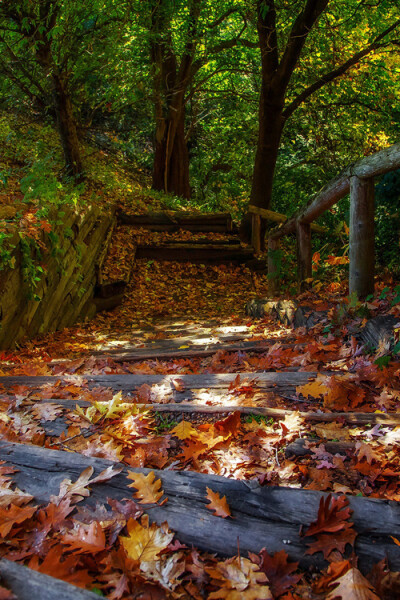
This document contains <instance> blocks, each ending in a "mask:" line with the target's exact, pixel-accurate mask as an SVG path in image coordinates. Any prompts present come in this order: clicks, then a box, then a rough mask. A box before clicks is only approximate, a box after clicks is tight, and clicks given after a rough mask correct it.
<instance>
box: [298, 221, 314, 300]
mask: <svg viewBox="0 0 400 600" xmlns="http://www.w3.org/2000/svg"><path fill="white" fill-rule="evenodd" d="M296 241H297V282H298V289H299V292H304V291H305V290H306V289H307V288H308V287H310V286H309V283H308V282H307V280H308V279H310V278H311V277H312V264H311V256H312V252H311V227H310V225H309V224H308V223H299V222H297V223H296Z"/></svg>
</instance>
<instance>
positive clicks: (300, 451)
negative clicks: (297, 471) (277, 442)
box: [285, 438, 356, 458]
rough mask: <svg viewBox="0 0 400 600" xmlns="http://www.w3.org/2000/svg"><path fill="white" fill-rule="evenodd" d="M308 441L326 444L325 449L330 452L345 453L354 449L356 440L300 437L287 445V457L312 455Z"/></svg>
mask: <svg viewBox="0 0 400 600" xmlns="http://www.w3.org/2000/svg"><path fill="white" fill-rule="evenodd" d="M306 442H312V443H315V444H317V445H318V444H321V443H323V444H324V447H325V450H326V451H327V452H329V453H330V454H344V455H346V453H347V452H348V451H351V450H354V448H355V445H356V442H345V441H340V442H331V441H325V440H320V439H316V438H309V439H307V438H298V439H297V440H295V441H294V442H291V443H290V444H288V445H287V446H286V449H285V456H286V458H292V457H294V456H310V455H312V450H311V449H310V448H307V444H306Z"/></svg>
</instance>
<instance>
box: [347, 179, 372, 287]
mask: <svg viewBox="0 0 400 600" xmlns="http://www.w3.org/2000/svg"><path fill="white" fill-rule="evenodd" d="M349 243H350V251H349V257H350V270H349V292H350V294H356V296H357V298H365V297H366V296H368V295H369V294H373V293H374V274H375V233H374V180H373V179H372V178H371V179H359V178H358V177H355V176H354V177H351V178H350V233H349Z"/></svg>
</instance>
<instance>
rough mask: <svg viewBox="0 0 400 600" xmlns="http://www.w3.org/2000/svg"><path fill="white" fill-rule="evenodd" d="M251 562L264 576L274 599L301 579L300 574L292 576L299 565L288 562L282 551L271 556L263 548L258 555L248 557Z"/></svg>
mask: <svg viewBox="0 0 400 600" xmlns="http://www.w3.org/2000/svg"><path fill="white" fill-rule="evenodd" d="M249 557H250V559H251V560H252V562H255V563H256V564H257V565H258V566H259V567H260V570H261V571H262V572H263V573H265V574H266V576H267V579H268V583H269V587H270V589H271V593H272V595H273V597H274V598H278V597H279V596H281V595H282V594H283V593H284V592H286V591H287V590H288V589H289V588H290V587H293V586H295V585H296V583H298V582H299V581H300V579H301V575H300V574H294V571H296V570H297V567H298V565H299V563H297V562H288V555H287V553H286V552H285V551H284V550H280V551H279V552H275V554H274V555H273V556H271V555H270V554H268V552H267V551H266V549H265V548H263V549H262V550H261V552H260V553H259V555H258V556H257V555H256V554H250V555H249Z"/></svg>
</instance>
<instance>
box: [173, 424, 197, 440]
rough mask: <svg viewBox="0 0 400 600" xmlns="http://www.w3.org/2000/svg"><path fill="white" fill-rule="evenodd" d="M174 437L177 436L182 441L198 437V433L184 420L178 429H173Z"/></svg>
mask: <svg viewBox="0 0 400 600" xmlns="http://www.w3.org/2000/svg"><path fill="white" fill-rule="evenodd" d="M171 433H172V435H174V436H176V437H177V438H179V439H180V440H186V439H187V438H190V437H195V436H198V432H197V431H196V429H195V428H194V427H193V426H192V424H191V423H189V421H184V420H182V421H181V422H180V423H179V424H178V425H177V426H176V427H174V428H173V429H171Z"/></svg>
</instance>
